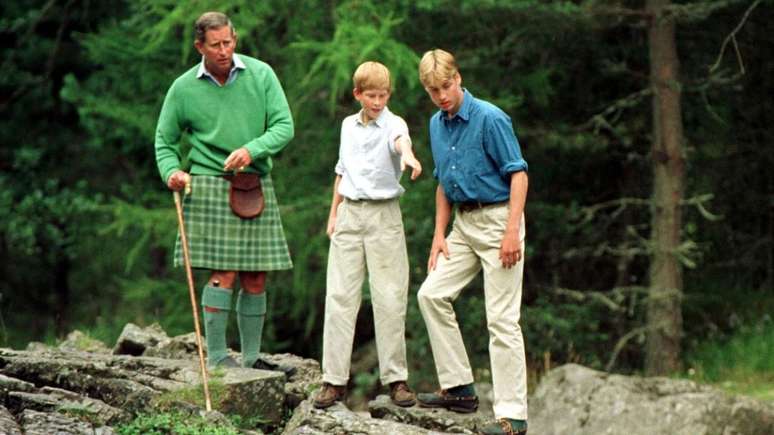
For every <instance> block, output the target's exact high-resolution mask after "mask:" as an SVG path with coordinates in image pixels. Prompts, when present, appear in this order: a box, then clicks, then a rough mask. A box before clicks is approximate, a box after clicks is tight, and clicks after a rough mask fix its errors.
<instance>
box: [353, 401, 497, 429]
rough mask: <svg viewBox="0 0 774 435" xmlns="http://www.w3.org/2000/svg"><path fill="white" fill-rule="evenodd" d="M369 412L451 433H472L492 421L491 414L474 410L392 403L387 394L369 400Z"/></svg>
mask: <svg viewBox="0 0 774 435" xmlns="http://www.w3.org/2000/svg"><path fill="white" fill-rule="evenodd" d="M368 412H369V413H370V414H371V416H372V417H374V418H379V419H384V420H390V421H396V422H400V423H406V424H411V425H415V426H419V427H423V428H425V429H429V430H435V431H443V432H449V433H466V434H472V433H476V431H477V430H478V429H480V428H482V427H483V426H486V425H488V424H491V423H492V419H493V417H492V416H491V415H490V414H487V413H482V412H480V411H479V412H474V413H471V414H460V413H457V412H454V411H449V410H446V409H442V408H422V407H420V406H418V405H415V406H411V407H408V408H404V407H401V406H397V405H395V404H393V403H392V401H391V400H390V397H389V396H387V395H379V396H377V397H376V399H374V400H372V401H370V402H368Z"/></svg>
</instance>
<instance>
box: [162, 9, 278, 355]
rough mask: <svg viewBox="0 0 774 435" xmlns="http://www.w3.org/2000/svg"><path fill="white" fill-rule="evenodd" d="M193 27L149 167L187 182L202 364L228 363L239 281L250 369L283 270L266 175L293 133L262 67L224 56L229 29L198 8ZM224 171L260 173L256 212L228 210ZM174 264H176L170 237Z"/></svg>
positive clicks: (224, 20) (179, 184)
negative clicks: (199, 274)
mask: <svg viewBox="0 0 774 435" xmlns="http://www.w3.org/2000/svg"><path fill="white" fill-rule="evenodd" d="M195 31H196V40H195V41H194V46H195V47H196V49H197V50H198V51H199V53H201V55H202V61H201V63H199V64H197V65H196V66H194V67H193V68H191V69H189V70H188V71H186V72H185V73H183V75H181V76H180V77H178V78H177V79H176V80H175V81H174V83H173V84H172V86H171V87H170V88H169V91H168V92H167V96H166V98H165V99H164V105H163V106H162V108H161V114H160V115H159V121H158V125H157V127H156V143H155V147H156V163H157V164H158V168H159V172H160V174H161V178H162V180H163V181H164V182H165V183H166V184H167V186H168V187H169V188H170V189H171V190H175V191H177V190H182V189H184V188H185V187H186V185H190V194H189V195H186V196H185V199H184V201H183V207H184V215H185V220H186V231H187V233H188V234H187V235H188V243H189V245H190V246H189V248H190V258H191V266H192V267H195V268H200V269H206V270H208V271H210V272H211V273H210V278H209V280H208V281H207V284H206V285H205V286H204V290H203V293H202V298H201V299H202V306H203V308H204V316H203V317H204V326H205V334H206V336H207V349H208V351H207V362H208V365H210V366H224V367H236V366H238V364H237V362H236V361H235V360H234V359H232V358H231V357H230V356H229V355H228V353H227V347H226V325H227V321H228V315H229V312H230V311H231V309H232V308H231V305H232V292H233V288H234V286H235V284H236V281H237V277H239V283H240V287H241V291H240V292H239V294H238V295H237V297H236V307H235V311H236V314H237V321H238V325H239V336H240V344H241V347H242V366H243V367H253V366H254V365H255V364H256V362H258V353H259V351H260V347H261V336H262V332H263V322H264V318H265V316H266V294H265V293H264V286H265V283H266V272H267V271H270V270H283V269H290V268H292V267H293V265H292V262H291V260H290V255H289V253H288V248H287V242H286V241H285V235H284V232H283V229H282V222H281V220H280V214H279V207H278V205H277V199H276V197H275V194H274V188H273V185H272V180H271V177H270V175H269V174H270V172H271V169H272V160H271V157H272V156H273V155H275V154H276V153H277V152H279V151H280V150H282V149H283V148H284V147H285V145H287V143H288V142H289V141H290V140H291V139H292V138H293V119H292V117H291V114H290V109H289V107H288V103H287V100H286V99H285V94H284V92H283V90H282V86H281V85H280V82H279V80H278V79H277V76H276V75H275V74H274V71H273V70H272V69H271V67H270V66H269V65H267V64H266V63H264V62H261V61H260V60H258V59H254V58H251V57H248V56H244V55H241V54H234V49H235V47H236V43H237V35H236V32H235V31H234V27H233V25H232V24H231V21H230V20H229V19H228V17H227V16H226V15H224V14H222V13H219V12H207V13H205V14H203V15H202V16H201V17H199V19H197V20H196V24H195ZM184 133H186V134H187V136H186V137H187V140H188V141H189V142H190V145H191V150H190V153H189V154H188V156H187V160H188V162H189V163H190V170H189V172H185V171H184V170H182V169H181V167H182V165H181V149H180V143H181V138H182V137H183V134H184ZM234 172H246V173H256V174H259V175H260V179H261V185H262V188H263V196H264V203H265V206H264V209H263V212H261V214H260V215H259V216H258V217H255V218H252V219H242V218H240V217H238V216H237V215H236V214H234V213H233V212H232V210H231V207H230V205H229V188H230V183H229V181H228V179H226V178H224V175H228V174H232V173H234ZM175 264H176V265H180V264H182V254H181V248H180V238H179V236H178V241H177V244H176V246H175Z"/></svg>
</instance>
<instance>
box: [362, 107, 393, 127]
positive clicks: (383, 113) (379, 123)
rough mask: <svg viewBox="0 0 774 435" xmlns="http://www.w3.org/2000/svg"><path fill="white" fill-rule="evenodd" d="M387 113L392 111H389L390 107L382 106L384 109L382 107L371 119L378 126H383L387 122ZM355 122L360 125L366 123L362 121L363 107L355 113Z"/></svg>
mask: <svg viewBox="0 0 774 435" xmlns="http://www.w3.org/2000/svg"><path fill="white" fill-rule="evenodd" d="M389 113H392V112H390V109H388V108H387V106H384V109H382V111H381V113H379V116H378V117H377V118H376V119H374V120H373V121H374V123H375V124H376V125H377V126H378V127H379V128H382V127H384V126H385V125H386V123H387V117H388V116H389V115H388V114H389ZM357 122H358V124H360V125H366V124H364V123H363V109H360V112H358V113H357Z"/></svg>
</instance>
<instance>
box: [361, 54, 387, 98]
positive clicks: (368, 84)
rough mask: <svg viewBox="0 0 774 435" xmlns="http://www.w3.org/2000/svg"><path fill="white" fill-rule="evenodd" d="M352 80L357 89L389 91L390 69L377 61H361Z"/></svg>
mask: <svg viewBox="0 0 774 435" xmlns="http://www.w3.org/2000/svg"><path fill="white" fill-rule="evenodd" d="M352 82H353V83H354V84H355V89H357V90H359V91H367V90H369V89H379V90H386V91H390V88H391V82H390V70H388V69H387V67H386V66H384V65H382V64H381V63H379V62H372V61H369V62H363V63H361V64H360V66H358V67H357V69H356V70H355V74H354V75H353V76H352Z"/></svg>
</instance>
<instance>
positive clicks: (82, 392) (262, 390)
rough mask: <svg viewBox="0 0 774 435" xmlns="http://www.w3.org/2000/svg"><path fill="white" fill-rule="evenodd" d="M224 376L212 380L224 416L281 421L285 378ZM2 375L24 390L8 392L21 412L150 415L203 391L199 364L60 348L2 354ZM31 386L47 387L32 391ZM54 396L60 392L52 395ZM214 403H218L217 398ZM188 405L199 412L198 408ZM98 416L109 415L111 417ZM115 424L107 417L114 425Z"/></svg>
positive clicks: (259, 373) (242, 372)
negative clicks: (162, 402) (59, 409)
mask: <svg viewBox="0 0 774 435" xmlns="http://www.w3.org/2000/svg"><path fill="white" fill-rule="evenodd" d="M223 372H224V373H222V375H221V376H211V381H212V382H214V383H218V382H219V383H220V384H222V388H220V389H218V392H219V394H221V395H222V396H223V397H222V398H221V399H222V403H223V409H222V410H223V411H224V412H229V413H235V414H239V415H241V416H243V417H245V418H253V417H260V418H261V419H263V420H265V421H267V422H270V423H272V424H278V423H279V422H280V421H281V420H282V417H283V416H284V414H285V394H284V384H285V377H284V375H283V374H281V373H278V372H269V371H263V370H254V369H228V370H224V371H223ZM216 374H217V373H216ZM0 375H3V376H4V377H3V378H2V379H0V381H1V380H3V379H5V380H6V384H8V385H18V386H20V387H21V388H16V387H9V388H8V392H7V395H8V397H9V400H11V397H12V401H13V404H14V406H15V410H17V412H18V411H21V410H22V409H30V410H41V409H45V410H51V409H53V408H55V405H54V403H53V402H57V403H58V404H59V406H69V407H71V408H73V409H77V408H79V407H81V408H83V407H88V409H96V408H95V407H97V404H98V403H102V404H104V406H109V407H112V408H118V409H121V410H123V412H126V413H129V414H135V413H138V412H148V411H151V410H153V409H154V407H155V404H156V403H157V402H158V400H159V399H162V398H164V397H167V398H169V397H172V398H174V397H175V394H176V393H178V392H182V391H183V390H191V389H196V388H200V387H196V385H197V384H201V379H200V376H201V375H200V372H199V364H198V361H196V360H167V359H161V358H150V357H131V356H126V355H110V354H91V353H84V352H63V351H60V350H56V349H48V350H46V351H44V352H39V353H30V352H24V351H14V350H10V349H0ZM10 379H15V381H11V380H10ZM19 379H22V380H23V381H19ZM32 384H34V385H39V386H41V387H48V388H43V389H36V390H34V391H29V390H30V385H32ZM20 390H21V391H20ZM54 391H57V392H58V393H57V394H56V395H52V392H54ZM195 394H197V393H194V395H195ZM170 395H171V396H170ZM189 396H190V394H189ZM167 400H168V401H170V400H169V399H167ZM202 402H203V401H202ZM213 402H216V401H215V398H214V397H213ZM180 406H186V405H180ZM187 406H189V407H193V408H196V409H198V407H197V406H196V405H187ZM202 407H203V406H202ZM106 409H107V408H106ZM76 412H77V411H76ZM100 414H104V415H110V414H109V413H107V412H105V413H102V412H100ZM115 418H116V419H118V418H119V417H115ZM113 419H114V417H110V418H109V420H110V421H112V420H113Z"/></svg>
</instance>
